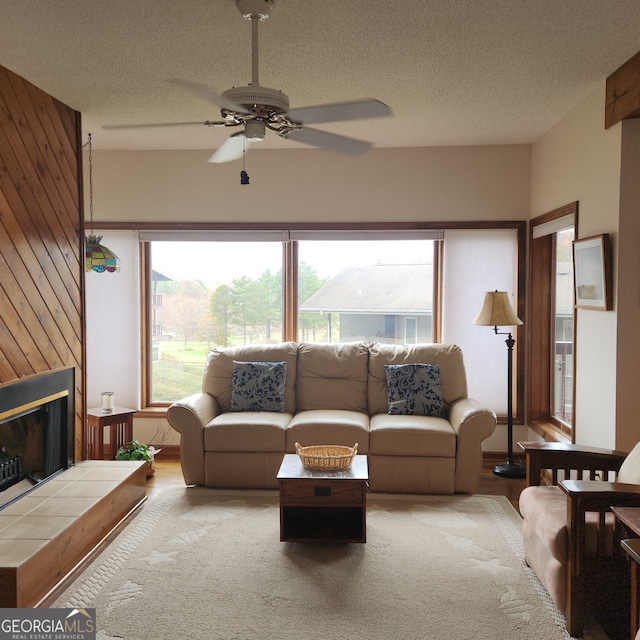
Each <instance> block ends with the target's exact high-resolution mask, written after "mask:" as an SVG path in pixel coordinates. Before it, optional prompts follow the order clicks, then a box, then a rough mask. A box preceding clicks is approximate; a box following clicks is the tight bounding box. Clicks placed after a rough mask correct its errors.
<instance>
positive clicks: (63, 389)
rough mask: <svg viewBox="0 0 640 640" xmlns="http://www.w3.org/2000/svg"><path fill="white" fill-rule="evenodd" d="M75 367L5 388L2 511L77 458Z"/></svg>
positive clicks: (0, 422)
mask: <svg viewBox="0 0 640 640" xmlns="http://www.w3.org/2000/svg"><path fill="white" fill-rule="evenodd" d="M73 380H74V369H73V368H68V369H62V370H59V371H53V372H48V373H45V374H40V375H37V376H32V377H30V378H28V379H23V380H18V381H16V382H14V383H12V384H10V385H5V386H2V387H0V509H3V508H4V507H6V506H7V505H9V504H11V503H13V502H15V500H17V499H18V498H20V497H22V496H23V495H24V494H26V493H28V492H29V491H31V490H32V489H33V488H34V487H35V486H37V485H39V484H40V483H41V482H45V481H46V480H48V479H50V478H52V477H54V476H55V475H57V474H58V473H60V472H61V471H63V470H64V469H67V468H69V467H70V466H72V465H73V462H74V415H75V411H74V408H73V405H74V403H73V398H74V395H73V392H74V384H73Z"/></svg>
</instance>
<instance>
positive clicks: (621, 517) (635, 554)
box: [611, 507, 640, 638]
mask: <svg viewBox="0 0 640 640" xmlns="http://www.w3.org/2000/svg"><path fill="white" fill-rule="evenodd" d="M611 511H613V514H614V515H615V517H616V529H617V531H616V533H617V536H618V537H624V538H629V539H628V540H622V541H621V543H620V546H621V547H622V549H623V550H624V552H625V553H626V554H627V558H628V559H629V562H630V564H631V637H632V638H635V637H636V634H637V633H638V628H639V626H640V625H639V624H638V617H639V614H640V539H639V536H640V507H612V508H611Z"/></svg>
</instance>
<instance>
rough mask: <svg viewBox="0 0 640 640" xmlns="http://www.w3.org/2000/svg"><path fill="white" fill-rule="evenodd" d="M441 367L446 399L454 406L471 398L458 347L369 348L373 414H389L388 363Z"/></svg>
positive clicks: (370, 411) (386, 346)
mask: <svg viewBox="0 0 640 640" xmlns="http://www.w3.org/2000/svg"><path fill="white" fill-rule="evenodd" d="M420 363H425V364H437V365H439V366H440V389H441V392H442V399H443V400H444V402H445V403H446V404H447V406H449V405H451V404H452V403H453V402H454V401H455V400H458V399H460V398H466V397H467V376H466V372H465V368H464V361H463V359H462V351H461V349H460V347H458V346H457V345H454V344H413V345H393V344H379V343H376V344H372V345H370V349H369V378H368V382H367V398H368V406H369V415H371V416H373V415H376V414H378V413H387V412H388V397H387V376H386V373H385V369H384V365H385V364H420Z"/></svg>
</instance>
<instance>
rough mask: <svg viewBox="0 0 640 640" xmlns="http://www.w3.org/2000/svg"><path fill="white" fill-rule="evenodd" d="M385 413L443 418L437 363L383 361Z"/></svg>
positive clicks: (444, 413) (444, 407) (444, 409)
mask: <svg viewBox="0 0 640 640" xmlns="http://www.w3.org/2000/svg"><path fill="white" fill-rule="evenodd" d="M384 369H385V374H386V376H387V396H388V400H389V413H390V414H392V415H394V414H395V415H417V416H436V417H438V418H445V417H446V415H447V413H446V411H447V407H446V404H445V402H444V400H443V399H442V392H441V390H440V367H439V365H437V364H385V365H384Z"/></svg>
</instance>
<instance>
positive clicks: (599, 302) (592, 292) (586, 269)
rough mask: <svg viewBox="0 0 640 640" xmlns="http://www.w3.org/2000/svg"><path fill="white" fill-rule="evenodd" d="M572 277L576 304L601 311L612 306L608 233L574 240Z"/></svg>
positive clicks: (607, 309) (582, 307) (581, 307)
mask: <svg viewBox="0 0 640 640" xmlns="http://www.w3.org/2000/svg"><path fill="white" fill-rule="evenodd" d="M573 280H574V283H575V295H576V307H578V308H580V309H600V310H602V311H609V310H610V309H612V308H613V304H612V291H611V285H612V283H611V249H610V244H609V234H608V233H603V234H602V235H599V236H592V237H590V238H582V239H580V240H574V242H573Z"/></svg>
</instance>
